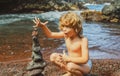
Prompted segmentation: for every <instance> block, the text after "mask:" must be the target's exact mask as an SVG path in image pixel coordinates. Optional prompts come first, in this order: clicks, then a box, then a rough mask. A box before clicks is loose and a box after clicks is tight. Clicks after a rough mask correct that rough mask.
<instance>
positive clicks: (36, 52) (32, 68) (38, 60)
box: [27, 27, 46, 76]
mask: <svg viewBox="0 0 120 76" xmlns="http://www.w3.org/2000/svg"><path fill="white" fill-rule="evenodd" d="M33 28H34V29H33V33H34V35H32V40H33V44H32V61H31V62H29V64H28V65H27V71H28V73H29V75H30V76H44V75H43V74H42V71H43V70H44V68H45V66H46V62H45V61H44V60H43V57H42V53H41V51H40V50H41V48H40V44H39V39H38V28H37V27H33Z"/></svg>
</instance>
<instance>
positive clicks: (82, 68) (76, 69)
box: [66, 62, 90, 76]
mask: <svg viewBox="0 0 120 76" xmlns="http://www.w3.org/2000/svg"><path fill="white" fill-rule="evenodd" d="M66 70H68V71H69V72H71V73H72V74H74V75H75V76H77V75H78V76H82V75H83V74H87V73H89V71H90V68H89V66H87V65H86V64H81V65H78V64H75V63H72V62H70V63H68V64H67V69H66Z"/></svg>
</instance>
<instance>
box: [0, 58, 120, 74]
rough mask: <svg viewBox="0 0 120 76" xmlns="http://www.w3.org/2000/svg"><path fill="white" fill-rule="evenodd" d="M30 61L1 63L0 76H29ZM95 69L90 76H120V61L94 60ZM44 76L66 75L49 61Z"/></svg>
mask: <svg viewBox="0 0 120 76" xmlns="http://www.w3.org/2000/svg"><path fill="white" fill-rule="evenodd" d="M29 61H30V60H27V61H20V62H7V63H0V76H29V75H28V72H27V71H26V66H27V64H28V62H29ZM92 62H93V67H92V70H91V72H90V74H89V75H88V76H120V65H119V64H120V59H92ZM47 63H48V64H47V66H46V67H45V69H44V71H43V74H44V76H60V75H62V74H63V73H65V71H64V70H61V69H60V68H59V67H58V66H56V65H54V64H52V63H51V62H49V61H47Z"/></svg>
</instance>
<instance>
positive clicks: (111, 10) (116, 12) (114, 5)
mask: <svg viewBox="0 0 120 76" xmlns="http://www.w3.org/2000/svg"><path fill="white" fill-rule="evenodd" d="M102 13H103V14H104V15H107V16H110V17H111V18H118V19H120V0H114V1H113V2H111V4H110V5H105V6H104V8H103V9H102Z"/></svg>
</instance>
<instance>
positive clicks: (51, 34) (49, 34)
mask: <svg viewBox="0 0 120 76" xmlns="http://www.w3.org/2000/svg"><path fill="white" fill-rule="evenodd" d="M33 22H34V23H35V27H40V28H41V29H42V30H43V31H44V33H45V34H46V36H47V37H49V38H63V37H64V33H63V32H51V30H49V28H48V27H47V26H46V24H47V23H48V22H47V21H46V22H44V23H43V22H41V21H40V19H39V18H35V19H34V20H33Z"/></svg>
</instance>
